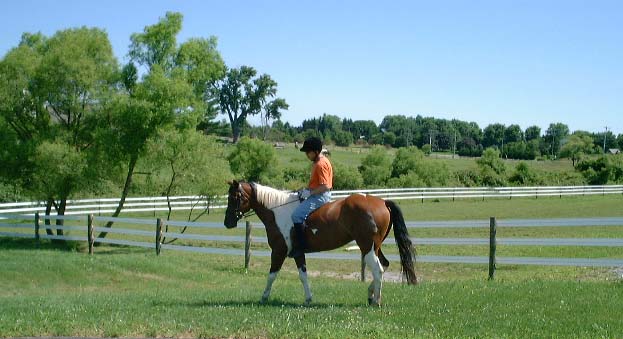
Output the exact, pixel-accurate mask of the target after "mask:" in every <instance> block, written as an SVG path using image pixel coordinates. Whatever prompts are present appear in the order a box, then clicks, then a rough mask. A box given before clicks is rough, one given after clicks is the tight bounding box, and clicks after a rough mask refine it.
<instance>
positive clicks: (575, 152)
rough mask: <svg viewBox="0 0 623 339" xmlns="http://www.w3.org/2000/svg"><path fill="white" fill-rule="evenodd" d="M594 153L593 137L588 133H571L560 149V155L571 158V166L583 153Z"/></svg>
mask: <svg viewBox="0 0 623 339" xmlns="http://www.w3.org/2000/svg"><path fill="white" fill-rule="evenodd" d="M592 153H594V145H593V139H592V138H591V137H590V136H589V135H578V134H573V135H571V136H569V138H567V139H566V142H565V144H564V145H562V148H561V149H560V156H561V157H563V158H569V159H571V163H572V164H573V167H575V164H576V163H577V162H578V161H579V160H580V159H581V158H582V156H583V155H585V154H592Z"/></svg>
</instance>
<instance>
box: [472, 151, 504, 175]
mask: <svg viewBox="0 0 623 339" xmlns="http://www.w3.org/2000/svg"><path fill="white" fill-rule="evenodd" d="M476 164H478V167H479V168H480V169H481V171H484V170H491V171H493V172H494V173H495V174H497V175H500V176H503V175H504V174H505V173H506V165H505V164H504V161H502V159H500V151H498V150H497V149H495V148H493V147H489V148H487V149H486V150H485V151H484V152H483V153H482V156H481V157H480V159H478V160H476Z"/></svg>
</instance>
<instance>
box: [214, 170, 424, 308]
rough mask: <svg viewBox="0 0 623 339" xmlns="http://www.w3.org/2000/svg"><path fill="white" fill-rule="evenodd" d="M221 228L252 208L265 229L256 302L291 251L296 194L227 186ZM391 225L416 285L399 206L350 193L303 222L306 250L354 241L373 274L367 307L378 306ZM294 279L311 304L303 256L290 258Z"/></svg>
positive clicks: (265, 297) (239, 184) (403, 262)
mask: <svg viewBox="0 0 623 339" xmlns="http://www.w3.org/2000/svg"><path fill="white" fill-rule="evenodd" d="M229 185H230V187H229V196H228V201H227V211H226V212H225V226H226V227H227V228H233V227H236V226H237V224H238V221H239V220H240V219H241V218H242V217H243V216H244V214H245V213H247V212H249V211H251V210H253V211H254V212H255V213H256V214H257V216H258V217H259V218H260V220H261V221H262V223H264V226H265V227H266V234H267V236H268V244H269V246H270V248H271V250H272V252H271V265H270V273H269V274H268V282H267V284H266V289H265V290H264V294H263V295H262V299H261V302H266V301H267V300H268V297H269V296H270V291H271V288H272V284H273V282H274V281H275V279H276V278H277V273H278V272H279V270H280V269H281V267H282V265H283V262H284V261H285V259H286V256H287V254H288V253H289V251H290V249H291V248H292V235H291V234H292V226H293V224H292V219H291V215H292V212H293V211H294V209H295V208H296V207H297V206H298V205H299V204H300V201H299V198H298V194H297V193H287V192H283V191H279V190H276V189H273V188H270V187H266V186H262V185H259V184H255V183H247V182H237V181H233V182H230V183H229ZM392 226H393V227H394V238H395V239H396V244H397V245H398V250H399V253H400V264H401V267H402V272H403V274H404V275H405V278H406V281H407V283H409V284H416V283H417V277H416V275H415V270H414V267H413V266H414V263H415V250H414V247H413V244H412V243H411V239H409V234H408V232H407V227H406V225H405V222H404V218H403V215H402V212H401V211H400V208H399V207H398V206H397V205H396V204H395V203H394V202H392V201H390V200H383V199H380V198H377V197H374V196H371V195H363V194H353V195H351V196H349V197H347V198H345V199H340V200H337V201H334V202H331V203H328V204H326V205H323V206H322V207H320V208H319V209H317V210H316V211H314V212H313V213H312V214H310V215H309V217H308V218H307V221H306V228H305V235H306V237H307V245H308V246H307V248H306V249H305V252H308V253H309V252H320V251H328V250H333V249H336V248H338V247H341V246H344V245H346V244H348V243H349V242H351V241H353V240H354V241H355V242H356V243H357V245H358V246H359V249H360V250H361V256H362V258H363V259H364V262H365V264H366V265H367V266H368V267H369V268H370V270H371V272H372V277H373V280H372V283H371V284H370V286H369V288H368V303H369V304H371V305H380V304H381V288H382V284H383V272H384V270H385V269H387V267H388V266H389V261H387V258H385V256H384V255H383V252H382V251H381V244H382V243H383V240H385V238H387V235H388V234H389V231H390V229H391V228H392ZM294 260H295V261H296V266H297V267H298V270H299V278H300V279H301V282H302V284H303V289H304V290H305V304H309V303H311V300H312V293H311V290H310V288H309V282H308V280H307V269H306V264H305V256H304V255H303V256H300V257H297V258H294Z"/></svg>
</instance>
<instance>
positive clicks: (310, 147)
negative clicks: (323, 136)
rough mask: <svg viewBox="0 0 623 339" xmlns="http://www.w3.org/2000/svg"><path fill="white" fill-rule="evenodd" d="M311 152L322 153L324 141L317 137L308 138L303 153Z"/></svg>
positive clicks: (302, 149) (302, 148)
mask: <svg viewBox="0 0 623 339" xmlns="http://www.w3.org/2000/svg"><path fill="white" fill-rule="evenodd" d="M309 151H317V152H322V141H321V140H320V139H319V138H317V137H311V138H307V139H306V140H305V142H304V143H303V147H301V152H306V153H307V152H309Z"/></svg>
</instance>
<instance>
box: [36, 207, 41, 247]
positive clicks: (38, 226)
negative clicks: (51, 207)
mask: <svg viewBox="0 0 623 339" xmlns="http://www.w3.org/2000/svg"><path fill="white" fill-rule="evenodd" d="M40 227H41V218H39V212H36V213H35V241H36V242H37V246H38V245H39V241H40V239H41V238H40V237H39V228H40Z"/></svg>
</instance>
